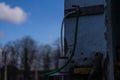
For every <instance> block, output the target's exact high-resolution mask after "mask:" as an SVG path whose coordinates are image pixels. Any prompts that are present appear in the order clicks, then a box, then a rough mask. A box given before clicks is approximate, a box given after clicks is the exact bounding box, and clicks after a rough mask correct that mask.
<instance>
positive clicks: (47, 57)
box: [43, 45, 52, 71]
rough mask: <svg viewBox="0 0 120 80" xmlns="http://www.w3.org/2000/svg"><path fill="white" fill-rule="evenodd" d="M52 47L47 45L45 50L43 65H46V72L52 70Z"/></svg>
mask: <svg viewBox="0 0 120 80" xmlns="http://www.w3.org/2000/svg"><path fill="white" fill-rule="evenodd" d="M51 49H52V48H51V46H50V45H45V46H44V50H43V64H44V70H46V71H48V70H50V53H51Z"/></svg>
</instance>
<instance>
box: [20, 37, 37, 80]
mask: <svg viewBox="0 0 120 80" xmlns="http://www.w3.org/2000/svg"><path fill="white" fill-rule="evenodd" d="M19 51H20V53H21V54H20V58H21V65H22V66H23V68H24V71H25V72H24V78H25V80H29V78H30V76H29V73H30V69H31V67H32V66H31V65H32V64H33V61H34V59H35V57H36V51H37V45H36V42H35V41H34V40H33V39H32V38H31V37H29V36H27V37H24V38H23V39H21V40H20V49H19Z"/></svg>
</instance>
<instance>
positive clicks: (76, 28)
mask: <svg viewBox="0 0 120 80" xmlns="http://www.w3.org/2000/svg"><path fill="white" fill-rule="evenodd" d="M79 11H80V7H76V10H75V11H73V12H76V14H77V16H76V26H75V35H74V36H75V37H74V45H73V50H72V54H71V56H70V58H69V60H68V61H67V62H66V63H65V64H64V65H63V66H62V67H60V68H59V69H57V70H53V71H51V72H48V73H46V74H45V75H47V76H48V75H51V74H54V73H57V72H59V71H61V70H62V69H64V68H65V67H66V66H67V65H68V64H69V63H70V61H71V60H72V58H73V56H74V54H75V49H76V43H77V35H78V34H77V33H78V22H79ZM73 12H71V13H73ZM71 13H69V14H68V15H70V14H71ZM65 18H66V16H65V17H64V19H63V22H62V24H63V23H64V20H65ZM62 28H63V27H62ZM61 30H62V29H61Z"/></svg>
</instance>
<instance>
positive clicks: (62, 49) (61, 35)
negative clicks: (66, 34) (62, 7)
mask: <svg viewBox="0 0 120 80" xmlns="http://www.w3.org/2000/svg"><path fill="white" fill-rule="evenodd" d="M75 12H76V11H71V12H69V13H67V14H66V15H65V16H64V18H63V20H62V24H61V34H60V39H61V40H60V41H61V51H62V57H64V56H65V54H64V45H63V44H64V42H63V34H62V33H63V27H64V21H65V18H66V17H67V16H69V15H70V14H73V13H75Z"/></svg>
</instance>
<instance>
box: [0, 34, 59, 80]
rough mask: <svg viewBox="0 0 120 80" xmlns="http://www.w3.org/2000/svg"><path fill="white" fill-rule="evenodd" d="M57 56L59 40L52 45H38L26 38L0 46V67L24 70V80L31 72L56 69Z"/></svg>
mask: <svg viewBox="0 0 120 80" xmlns="http://www.w3.org/2000/svg"><path fill="white" fill-rule="evenodd" d="M59 56H60V45H59V39H57V40H56V41H55V42H54V43H53V45H39V44H38V43H37V42H36V41H35V40H34V39H33V38H32V37H30V36H26V37H23V38H21V39H19V40H15V41H10V42H8V43H6V44H5V45H3V46H2V45H0V65H1V67H4V66H5V65H12V66H14V67H16V68H17V69H19V70H24V76H25V78H26V79H25V80H27V79H28V77H29V73H30V71H31V70H42V71H43V70H44V71H49V70H52V69H57V68H58V58H59Z"/></svg>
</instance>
